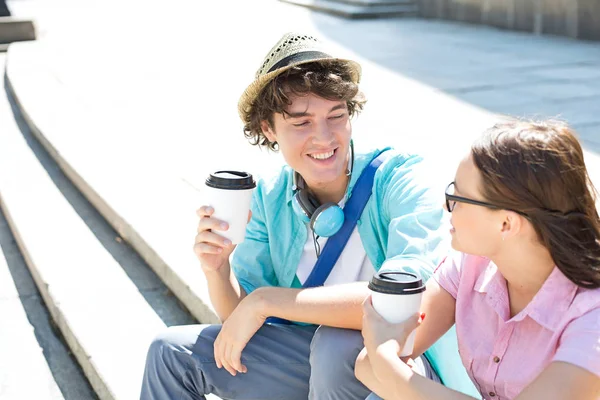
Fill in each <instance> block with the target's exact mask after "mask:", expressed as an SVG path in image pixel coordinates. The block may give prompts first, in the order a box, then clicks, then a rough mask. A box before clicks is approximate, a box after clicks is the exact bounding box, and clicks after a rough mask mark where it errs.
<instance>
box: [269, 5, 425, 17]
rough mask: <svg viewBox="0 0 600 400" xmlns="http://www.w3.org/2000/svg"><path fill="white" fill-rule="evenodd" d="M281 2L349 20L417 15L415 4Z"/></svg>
mask: <svg viewBox="0 0 600 400" xmlns="http://www.w3.org/2000/svg"><path fill="white" fill-rule="evenodd" d="M280 1H281V2H284V3H288V4H292V5H295V6H299V7H305V8H308V9H311V10H314V11H320V12H324V13H328V14H332V15H337V16H340V17H344V18H349V19H367V18H387V17H400V16H406V17H412V16H416V15H417V14H418V7H417V5H416V4H410V3H408V4H402V5H381V6H379V5H378V6H361V5H356V4H349V3H341V2H335V1H331V0H280Z"/></svg>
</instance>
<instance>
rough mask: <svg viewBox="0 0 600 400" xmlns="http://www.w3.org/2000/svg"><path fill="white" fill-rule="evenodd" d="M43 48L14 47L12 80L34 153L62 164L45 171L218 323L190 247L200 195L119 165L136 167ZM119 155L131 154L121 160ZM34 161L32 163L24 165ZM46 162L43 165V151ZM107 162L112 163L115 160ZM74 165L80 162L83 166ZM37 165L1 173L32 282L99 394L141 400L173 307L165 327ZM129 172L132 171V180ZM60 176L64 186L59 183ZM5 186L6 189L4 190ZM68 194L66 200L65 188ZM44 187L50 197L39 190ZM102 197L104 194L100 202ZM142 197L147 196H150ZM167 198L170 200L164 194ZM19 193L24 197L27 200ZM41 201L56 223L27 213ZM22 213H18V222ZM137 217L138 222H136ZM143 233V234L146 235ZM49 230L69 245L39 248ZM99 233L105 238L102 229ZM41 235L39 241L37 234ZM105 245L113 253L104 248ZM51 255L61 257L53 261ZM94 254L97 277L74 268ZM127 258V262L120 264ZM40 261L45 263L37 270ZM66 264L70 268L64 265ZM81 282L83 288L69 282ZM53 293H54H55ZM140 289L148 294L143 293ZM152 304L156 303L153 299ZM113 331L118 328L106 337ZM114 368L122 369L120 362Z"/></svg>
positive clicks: (92, 269) (203, 316) (4, 165)
mask: <svg viewBox="0 0 600 400" xmlns="http://www.w3.org/2000/svg"><path fill="white" fill-rule="evenodd" d="M38 46H39V42H31V43H20V44H13V45H11V47H10V50H9V53H8V62H7V74H6V76H7V82H8V84H9V93H10V95H11V98H12V100H13V102H14V103H15V104H14V107H15V108H16V111H17V112H18V113H19V114H21V113H22V114H21V116H22V117H23V118H24V120H23V125H24V129H27V130H31V133H32V134H31V135H30V136H31V137H30V139H28V141H29V142H30V143H29V144H30V146H32V148H33V144H32V143H31V142H36V144H37V145H38V146H39V147H40V148H42V151H44V152H45V153H46V154H47V155H46V157H47V158H48V159H51V160H52V162H53V163H55V165H56V166H55V167H48V166H47V165H45V166H46V169H47V170H48V169H49V168H56V169H59V167H60V169H62V171H64V172H65V173H66V175H68V177H69V178H70V179H71V181H72V182H73V184H75V185H76V186H77V187H78V188H79V189H82V190H83V191H84V194H85V195H86V196H87V198H88V199H89V200H90V202H91V203H92V204H93V206H95V207H97V209H98V210H97V211H99V212H100V213H102V214H103V215H104V216H105V217H106V222H107V223H110V224H111V225H112V226H113V227H114V229H115V230H116V231H117V232H114V235H113V236H112V238H115V237H116V238H117V239H118V240H121V238H125V239H127V240H128V242H129V243H131V244H132V245H133V247H134V248H135V249H141V253H143V254H140V256H142V257H143V258H144V259H145V260H146V261H148V260H149V261H150V262H152V267H153V268H154V269H155V270H156V271H158V272H159V275H160V277H161V278H163V279H165V278H166V279H165V280H166V281H167V282H169V283H170V284H171V285H170V287H171V288H173V287H174V288H175V289H174V290H173V292H174V294H176V295H177V296H178V297H179V298H180V299H182V300H185V301H187V302H186V305H187V306H188V307H190V306H191V307H190V308H192V309H193V310H195V315H197V316H200V318H198V319H199V320H201V321H202V322H217V318H216V316H215V314H214V311H213V310H212V308H209V306H208V305H207V304H208V292H207V289H206V286H205V281H204V280H203V275H202V273H201V271H200V268H199V267H198V265H197V261H196V260H195V256H194V254H193V251H191V247H192V246H191V245H189V238H190V237H192V238H193V237H194V232H195V224H196V219H197V218H196V217H195V208H194V207H195V206H196V204H195V203H194V202H193V201H192V202H189V200H190V199H192V200H193V198H192V197H191V196H190V192H193V189H191V188H190V186H189V185H188V184H186V183H184V182H183V181H181V182H172V181H168V180H166V179H161V177H160V173H158V172H157V174H156V175H154V176H153V177H152V181H149V180H148V179H147V178H146V179H144V178H142V177H141V176H142V175H141V174H140V175H136V173H139V171H136V170H135V168H128V167H126V165H124V164H122V163H120V162H121V161H123V162H124V163H128V161H129V160H128V157H127V156H126V154H119V153H118V150H116V149H107V148H105V147H103V145H102V142H101V141H97V140H98V139H102V137H103V135H102V131H103V129H106V127H105V126H102V124H95V123H90V122H91V121H93V119H92V118H91V117H90V115H89V113H88V112H87V111H88V110H86V109H85V108H83V107H82V106H81V104H80V103H79V102H77V101H76V99H73V98H71V97H69V93H66V92H65V90H64V87H63V86H62V85H61V84H60V82H58V81H57V80H56V78H55V77H54V75H52V73H50V72H49V71H48V70H46V69H45V68H44V57H43V55H42V54H40V53H39V52H37V51H35V49H38V48H39V47H38ZM49 104H52V107H48V105H49ZM63 112H64V113H63ZM34 121H35V122H34ZM30 128H31V129H30ZM25 136H26V135H25ZM15 140H16V139H13V141H15ZM16 141H17V142H18V140H16ZM38 142H39V143H38ZM40 143H41V144H40ZM22 145H24V143H22ZM0 147H2V149H0V158H3V157H4V156H3V154H2V151H3V150H5V151H7V152H10V153H11V154H17V152H16V150H12V149H10V148H9V147H7V146H4V144H3V142H2V141H1V140H0ZM21 147H23V146H21ZM23 151H25V150H23ZM121 156H123V157H125V158H124V159H121V158H120V157H121ZM26 158H29V160H26V161H22V159H26ZM33 158H34V156H33V155H31V154H30V155H29V156H27V157H25V156H23V157H21V156H17V159H16V160H12V159H11V158H10V157H8V158H3V159H2V160H1V161H0V169H2V170H3V171H9V170H13V171H14V170H17V171H20V170H29V168H30V167H27V165H29V164H27V163H28V162H29V163H30V164H31V163H33V162H34V161H35V160H33ZM38 158H40V160H41V157H40V155H39V154H38ZM107 159H108V160H110V162H107ZM54 160H56V162H55V161H54ZM16 162H21V163H23V165H15V163H16ZM42 164H44V161H42ZM71 165H76V166H77V168H74V167H72V166H71ZM9 167H10V168H9ZM36 168H37V170H38V174H37V175H38V176H37V177H32V178H29V177H28V176H23V175H22V174H18V175H17V176H16V177H11V176H2V174H1V172H0V196H2V198H4V197H6V196H10V195H11V193H12V195H13V196H14V199H13V200H12V201H11V202H10V203H8V202H6V204H7V205H6V212H7V215H9V216H10V217H11V220H13V221H18V222H17V223H16V224H14V226H12V228H13V230H14V231H15V232H16V233H17V234H15V236H17V237H22V238H24V239H22V240H21V241H20V245H21V247H22V248H23V249H25V250H24V254H28V252H29V251H31V252H33V253H36V254H37V255H38V256H39V257H40V259H39V261H38V260H33V259H32V258H31V256H27V257H26V258H27V259H28V262H29V264H30V267H31V269H32V271H33V272H34V276H37V278H36V281H37V283H38V286H40V287H41V288H42V294H43V295H44V292H46V294H45V295H44V298H45V300H46V302H47V303H49V304H50V305H52V307H51V306H50V305H49V308H53V309H56V310H55V312H53V317H54V318H55V320H56V321H57V324H58V325H59V327H60V328H61V330H62V331H63V333H64V336H65V337H66V339H67V342H68V344H69V346H70V347H71V348H72V350H73V352H74V353H75V355H76V356H77V358H78V360H79V362H80V364H81V365H82V367H83V368H84V370H85V373H86V375H87V376H88V379H89V380H90V381H91V383H92V385H93V387H94V390H95V391H96V392H97V394H98V396H99V397H100V398H101V399H105V398H106V399H130V398H136V397H137V396H139V389H140V379H139V378H140V377H141V374H142V373H143V362H144V360H145V353H146V350H147V348H148V345H149V340H150V339H151V338H152V337H154V335H155V334H156V333H157V332H158V331H159V330H160V329H162V328H163V327H164V326H165V324H164V323H163V322H164V321H166V320H167V319H168V318H169V315H168V314H169V312H170V311H169V310H168V309H166V310H163V312H162V315H161V317H162V319H163V321H160V320H159V319H157V317H156V314H155V313H154V311H153V310H152V307H150V306H149V305H148V304H147V303H144V301H143V299H141V296H140V295H139V292H137V293H133V292H135V290H132V288H131V286H133V285H132V284H131V281H129V279H128V277H127V276H125V274H124V273H123V270H124V269H127V267H126V266H125V265H123V266H122V269H119V267H120V266H118V265H115V264H116V263H115V261H114V260H112V259H110V260H109V259H107V257H106V256H107V255H108V253H107V252H106V251H104V252H103V251H102V250H104V249H102V248H101V247H102V246H101V245H100V243H98V241H97V240H96V241H94V240H93V238H92V237H90V232H89V230H88V231H86V229H84V228H85V227H84V226H82V223H81V220H77V218H76V217H77V216H76V215H74V212H73V210H72V209H70V210H69V211H67V208H69V207H68V204H66V200H65V199H64V198H60V193H58V192H57V190H56V188H53V187H51V186H52V185H51V182H50V181H49V179H48V178H47V177H46V182H45V183H39V184H38V183H37V182H34V183H32V184H31V183H23V182H27V181H33V180H34V179H37V180H42V178H40V176H41V175H43V173H42V169H41V168H40V166H39V165H38V166H36ZM128 172H129V173H134V174H133V175H129V174H128ZM144 172H148V171H144ZM151 176H152V175H151ZM65 179H66V178H65ZM53 180H54V181H55V184H57V185H58V186H60V185H59V183H57V179H56V178H53ZM88 180H89V181H90V182H93V183H94V187H92V185H91V184H88ZM19 185H21V186H19ZM5 186H6V187H7V189H4V187H5ZM11 186H13V188H11ZM24 186H27V187H28V188H35V191H36V192H35V193H32V189H29V190H26V188H25V187H24ZM61 190H62V191H63V194H65V193H64V192H65V190H64V189H61ZM73 190H75V188H73ZM39 191H42V192H43V193H41V192H40V193H38V192H39ZM98 191H99V192H100V193H102V194H103V196H100V195H99V194H98ZM5 192H6V193H7V194H6V195H5ZM46 192H47V193H46ZM78 193H79V192H78ZM127 193H136V196H135V197H132V196H128V195H127ZM142 193H147V196H144V195H142ZM165 193H166V194H168V195H169V196H165ZM79 195H81V193H79ZM138 195H139V196H138ZM65 196H66V195H65ZM81 196H82V195H81ZM140 196H142V197H143V198H147V199H148V201H147V204H140V202H139V199H140ZM171 196H172V197H171ZM194 196H195V195H194ZM21 197H22V198H23V200H22V201H20V199H19V198H21ZM37 198H43V199H44V207H43V209H44V210H45V211H44V212H50V213H51V214H52V218H51V219H50V220H48V218H45V217H44V216H42V215H30V216H26V209H27V208H28V207H33V204H32V202H34V201H35V199H37ZM105 199H106V200H105ZM182 199H184V200H185V199H187V200H188V202H187V203H184V204H182V203H181V200H182ZM68 200H69V203H71V206H72V207H74V208H75V209H76V211H77V213H79V214H80V216H82V214H86V213H89V212H88V211H81V210H80V209H79V207H78V206H77V205H76V204H74V203H75V202H76V201H74V200H73V199H70V198H69V199H68ZM88 204H89V203H88ZM90 207H92V205H91V204H90ZM115 210H119V211H120V212H121V211H123V213H124V214H125V215H127V217H128V218H130V219H127V220H126V219H125V218H123V217H121V215H120V214H119V213H117V212H116V211H115ZM156 210H159V211H158V212H157V211H156ZM165 210H166V211H174V213H173V212H172V213H169V214H165V215H161V211H165ZM186 210H187V211H186ZM40 213H41V210H40ZM15 214H20V215H19V216H17V217H15V216H14V215H15ZM63 214H64V215H63ZM67 214H71V215H70V216H69V215H67ZM152 214H154V215H152ZM82 217H83V216H82ZM35 218H37V219H38V220H40V221H44V230H45V231H46V232H44V233H37V234H35V233H34V232H33V231H34V229H33V226H32V224H33V223H32V222H31V221H33V219H35ZM28 219H29V221H28ZM59 221H62V222H60V223H59ZM130 221H133V224H132V223H131V222H130ZM181 221H184V225H185V224H187V223H190V226H189V228H190V229H191V232H188V230H187V229H182V226H181V223H180V222H181ZM86 223H87V222H86ZM88 225H89V224H88ZM132 225H133V226H135V227H136V229H134V228H133V227H132ZM54 226H60V232H61V235H52V233H51V230H52V227H54ZM90 229H92V227H90ZM92 230H96V229H92ZM138 230H139V231H140V232H142V234H143V235H144V236H142V234H140V233H138ZM23 232H24V233H23ZM62 232H65V236H66V237H63V236H62ZM43 234H46V235H48V236H50V237H52V238H53V240H54V241H61V243H53V242H52V241H51V242H50V243H45V244H44V243H41V242H42V239H41V237H40V236H43ZM95 234H96V236H98V234H97V232H95ZM35 235H37V237H34V236H35ZM192 240H193V239H192ZM149 243H151V244H149ZM102 245H103V246H104V247H106V248H108V247H109V246H108V245H107V243H104V242H103V243H102ZM154 245H156V249H158V250H156V249H155V247H154ZM73 247H76V248H77V250H76V251H75V253H76V254H73V255H72V254H69V253H73V249H72V248H73ZM69 248H71V249H70V250H69ZM50 249H52V250H51V251H50ZM44 251H45V252H46V253H53V254H50V255H47V254H44ZM90 252H91V253H90ZM60 254H68V257H66V260H62V259H59V258H60V256H59V255H60ZM88 254H89V255H88ZM83 255H86V259H81V258H82V257H83ZM182 255H183V257H182ZM188 255H189V256H188ZM87 257H90V259H91V260H92V262H91V265H90V266H88V267H86V268H88V269H89V271H88V270H85V272H83V270H82V271H79V270H78V269H77V266H76V265H77V264H85V263H86V260H87ZM163 257H164V259H167V260H171V261H172V262H173V265H176V266H177V267H178V268H171V267H170V266H169V264H167V263H166V262H165V261H163ZM47 258H51V260H47ZM119 258H122V257H119ZM140 258H141V257H140ZM87 262H88V263H89V261H87ZM119 262H120V263H121V264H126V263H129V261H123V260H122V259H120V260H119ZM38 264H39V265H41V266H39V267H38ZM61 264H66V266H64V267H63V266H62V265H61ZM52 265H61V268H60V270H61V271H62V272H56V271H54V270H55V269H56V268H52ZM79 269H81V266H80V267H79ZM38 270H40V271H41V272H38ZM45 273H46V274H47V275H45ZM134 274H135V273H134ZM128 275H129V277H130V278H131V279H133V278H132V277H131V275H132V274H131V272H128ZM157 279H158V278H157ZM75 281H76V282H78V283H77V284H74V283H69V282H75ZM92 282H94V283H95V287H96V286H97V288H95V289H92V290H91V291H89V293H88V289H87V287H88V286H90V285H91V284H92ZM174 282H175V283H174ZM188 282H189V284H188ZM53 288H54V289H55V290H52V289H53ZM56 288H58V289H56ZM84 288H86V289H84ZM139 289H140V291H142V288H139ZM165 290H166V288H165ZM161 291H162V290H161ZM83 293H85V295H86V297H84V298H83V301H82V302H81V303H82V304H81V305H76V304H75V301H74V299H75V297H77V296H78V295H81V296H83ZM109 293H110V296H109V295H108V294H109ZM56 296H60V298H56ZM63 296H64V299H63ZM86 298H89V300H87V299H86ZM145 300H146V302H148V303H152V301H151V299H149V298H148V297H146V298H145ZM67 303H69V304H67ZM61 304H62V305H65V306H68V309H67V310H63V307H65V306H63V307H61ZM121 304H123V305H125V306H121ZM150 305H152V306H155V307H154V308H155V311H156V308H157V306H158V307H161V305H160V304H158V305H156V304H150ZM86 307H87V308H89V309H90V310H91V311H90V313H89V315H86V313H83V312H81V309H85V308H86ZM165 311H166V312H165ZM156 312H157V313H160V312H159V311H156ZM67 314H68V315H67ZM130 315H131V316H130ZM171 322H175V323H176V324H185V323H193V322H194V321H193V319H192V318H191V317H190V319H188V320H187V321H182V320H181V318H179V319H176V320H174V321H171ZM167 325H171V323H167ZM92 327H95V328H92ZM107 330H115V331H116V332H110V333H109V334H108V335H106V334H105V333H106V331H107ZM121 331H123V333H122V334H121ZM136 337H137V339H136ZM82 341H83V342H84V343H82ZM132 342H135V345H134V346H133V347H134V348H133V349H131V351H130V350H125V348H124V347H127V348H129V347H130V346H131V343H132ZM123 354H126V357H125V358H126V359H127V361H126V362H119V361H118V360H119V355H121V357H123ZM115 362H116V363H118V364H119V365H113V364H114V363H115ZM208 398H209V399H212V400H218V398H217V397H216V396H208Z"/></svg>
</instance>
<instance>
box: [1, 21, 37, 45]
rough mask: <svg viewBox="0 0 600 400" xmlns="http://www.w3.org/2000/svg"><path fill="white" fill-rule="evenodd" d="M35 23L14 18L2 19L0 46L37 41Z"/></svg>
mask: <svg viewBox="0 0 600 400" xmlns="http://www.w3.org/2000/svg"><path fill="white" fill-rule="evenodd" d="M35 36H36V35H35V25H34V23H33V21H30V20H26V19H17V18H13V17H0V44H5V43H11V42H20V41H25V40H35Z"/></svg>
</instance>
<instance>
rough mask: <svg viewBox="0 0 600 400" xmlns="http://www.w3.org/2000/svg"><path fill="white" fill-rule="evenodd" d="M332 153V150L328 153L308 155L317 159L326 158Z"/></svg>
mask: <svg viewBox="0 0 600 400" xmlns="http://www.w3.org/2000/svg"><path fill="white" fill-rule="evenodd" d="M333 153H334V151H330V152H328V153H319V154H309V156H310V157H312V158H316V159H317V160H327V159H328V158H329V157H331V156H333Z"/></svg>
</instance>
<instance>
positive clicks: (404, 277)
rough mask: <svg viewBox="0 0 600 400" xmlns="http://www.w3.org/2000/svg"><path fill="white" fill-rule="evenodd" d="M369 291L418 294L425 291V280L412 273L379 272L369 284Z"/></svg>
mask: <svg viewBox="0 0 600 400" xmlns="http://www.w3.org/2000/svg"><path fill="white" fill-rule="evenodd" d="M369 289H371V290H372V291H374V292H379V293H386V294H416V293H421V292H424V291H425V285H424V284H423V280H422V279H421V278H420V277H419V276H417V275H416V274H413V273H411V272H400V271H397V272H396V271H388V272H378V273H376V274H375V275H373V278H372V279H371V281H370V282H369Z"/></svg>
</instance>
